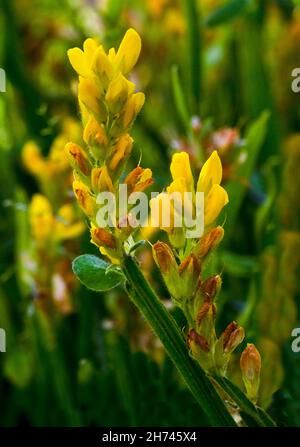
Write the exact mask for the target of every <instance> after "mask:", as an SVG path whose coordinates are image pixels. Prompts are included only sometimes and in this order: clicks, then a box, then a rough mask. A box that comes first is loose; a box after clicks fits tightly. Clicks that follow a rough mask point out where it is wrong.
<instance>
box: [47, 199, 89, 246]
mask: <svg viewBox="0 0 300 447" xmlns="http://www.w3.org/2000/svg"><path fill="white" fill-rule="evenodd" d="M84 229H85V225H84V223H83V222H82V221H81V220H80V221H79V220H78V221H76V218H75V214H74V209H73V205H71V204H70V203H67V204H66V205H63V206H62V207H61V208H60V209H59V210H58V215H57V217H56V221H55V232H54V235H55V238H56V240H66V239H73V238H76V237H78V236H80V235H81V234H82V233H83V232H84Z"/></svg>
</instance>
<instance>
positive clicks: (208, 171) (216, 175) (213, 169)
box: [197, 151, 222, 194]
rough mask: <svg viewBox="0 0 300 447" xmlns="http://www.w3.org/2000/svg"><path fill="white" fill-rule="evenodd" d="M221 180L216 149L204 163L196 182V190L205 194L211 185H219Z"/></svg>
mask: <svg viewBox="0 0 300 447" xmlns="http://www.w3.org/2000/svg"><path fill="white" fill-rule="evenodd" d="M221 180H222V163H221V160H220V157H219V155H218V152H217V151H213V153H212V154H211V156H210V157H209V159H208V160H206V162H205V163H204V165H203V167H202V169H201V172H200V175H199V179H198V183H197V191H200V192H204V194H207V193H208V192H209V190H210V189H211V188H212V187H213V185H215V184H217V185H219V184H220V183H221Z"/></svg>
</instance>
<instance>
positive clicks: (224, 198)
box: [204, 184, 228, 226]
mask: <svg viewBox="0 0 300 447" xmlns="http://www.w3.org/2000/svg"><path fill="white" fill-rule="evenodd" d="M227 203H228V194H227V192H226V191H225V189H224V188H222V186H220V185H217V184H215V185H214V186H213V187H212V188H211V190H210V191H209V193H208V194H207V196H206V197H205V198H204V225H205V226H208V225H210V224H212V223H213V222H214V221H215V220H216V218H217V217H218V215H219V214H220V212H221V211H222V209H223V207H224V206H225V205H226V204H227Z"/></svg>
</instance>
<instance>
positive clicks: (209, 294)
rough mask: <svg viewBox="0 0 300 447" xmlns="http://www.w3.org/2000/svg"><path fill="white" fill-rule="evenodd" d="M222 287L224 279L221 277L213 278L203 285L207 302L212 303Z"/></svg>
mask: <svg viewBox="0 0 300 447" xmlns="http://www.w3.org/2000/svg"><path fill="white" fill-rule="evenodd" d="M221 285H222V279H221V276H220V275H215V276H212V277H211V278H208V279H207V280H206V281H205V282H204V284H203V285H202V291H203V295H204V300H205V301H212V300H213V299H214V298H215V297H216V295H217V294H218V293H219V291H220V288H221Z"/></svg>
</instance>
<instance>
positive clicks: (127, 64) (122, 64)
mask: <svg viewBox="0 0 300 447" xmlns="http://www.w3.org/2000/svg"><path fill="white" fill-rule="evenodd" d="M141 46H142V44H141V38H140V36H139V35H138V33H137V32H136V31H135V30H134V29H132V28H130V29H129V30H128V31H127V32H126V34H125V36H124V37H123V40H122V42H121V44H120V46H119V49H118V52H117V54H116V56H115V60H114V62H115V64H116V65H117V67H118V68H119V69H120V71H121V72H122V73H124V74H127V73H128V72H129V71H130V70H131V69H132V68H133V67H134V66H135V64H136V62H137V60H138V58H139V55H140V52H141Z"/></svg>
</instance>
